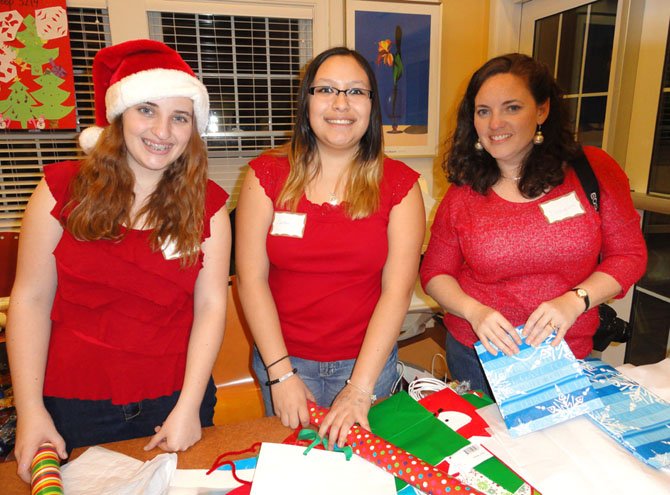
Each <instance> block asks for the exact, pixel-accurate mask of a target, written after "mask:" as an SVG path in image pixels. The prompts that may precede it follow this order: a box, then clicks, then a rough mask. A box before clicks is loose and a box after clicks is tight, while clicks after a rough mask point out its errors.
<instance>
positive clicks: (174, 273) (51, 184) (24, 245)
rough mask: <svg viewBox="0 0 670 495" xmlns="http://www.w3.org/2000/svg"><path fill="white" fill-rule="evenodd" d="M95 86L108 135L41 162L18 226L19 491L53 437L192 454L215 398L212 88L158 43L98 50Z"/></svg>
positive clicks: (221, 226) (223, 256) (218, 225)
mask: <svg viewBox="0 0 670 495" xmlns="http://www.w3.org/2000/svg"><path fill="white" fill-rule="evenodd" d="M93 82H94V87H95V96H96V123H97V124H98V126H101V127H104V129H100V128H99V127H98V128H97V129H94V128H89V129H86V130H85V131H84V133H83V134H82V136H81V137H80V142H81V144H82V146H83V147H84V149H85V150H88V151H90V155H89V156H87V157H85V158H84V159H82V160H81V161H78V162H74V161H73V162H62V163H57V164H53V165H49V166H47V167H45V169H44V180H42V181H41V182H40V184H39V185H38V186H37V189H36V190H35V192H34V194H33V196H32V197H31V199H30V202H29V203H28V207H27V209H26V213H25V216H24V219H23V225H22V229H21V241H20V245H19V256H18V269H17V276H16V282H15V284H14V288H13V290H12V294H11V299H10V301H11V302H10V309H9V320H8V322H9V325H8V327H7V338H8V351H9V360H10V364H11V370H12V381H13V385H14V395H15V401H16V410H17V415H18V423H17V431H16V449H15V453H16V458H17V461H18V473H19V475H20V476H21V477H22V478H23V479H24V480H26V481H30V475H29V466H30V462H31V460H32V458H33V455H34V454H35V451H36V449H37V448H38V446H39V445H40V444H42V443H45V442H50V443H52V444H54V446H55V447H56V449H57V450H58V452H59V455H60V456H61V457H62V458H65V457H66V450H71V449H73V448H75V447H81V446H87V445H94V444H98V443H105V442H111V441H118V440H124V439H128V438H135V437H141V436H152V438H151V440H150V441H149V442H148V443H147V445H146V447H145V449H147V450H148V449H151V448H154V447H159V448H161V449H163V450H166V451H179V450H185V449H187V448H189V447H190V446H191V445H193V444H194V443H195V442H197V441H198V440H199V439H200V436H201V427H202V426H208V425H211V424H212V418H213V414H214V404H215V403H216V398H215V391H216V389H215V387H214V385H213V382H212V380H211V373H212V367H213V364H214V360H215V359H216V356H217V354H218V350H219V346H220V344H221V340H222V338H223V328H224V323H225V310H226V291H227V280H228V263H229V258H230V224H229V219H228V213H227V211H226V208H225V202H226V199H227V197H228V195H227V194H226V192H225V191H224V190H223V189H221V188H220V187H219V186H217V185H216V184H214V183H213V182H211V181H209V180H208V179H207V151H206V148H205V145H204V143H203V141H202V139H201V138H200V135H199V134H200V133H203V132H204V131H205V129H206V125H207V122H208V114H209V98H208V95H207V90H206V88H205V87H204V86H203V84H202V83H201V82H200V81H199V80H198V79H197V78H196V77H195V74H194V73H193V71H192V70H191V69H190V67H189V66H188V65H187V64H186V62H184V60H182V58H181V57H180V56H179V54H178V53H177V52H175V51H174V50H172V49H171V48H169V47H168V46H166V45H164V44H163V43H160V42H157V41H151V40H133V41H128V42H126V43H121V44H119V45H115V46H111V47H108V48H104V49H102V50H100V52H98V54H97V55H96V57H95V60H94V62H93Z"/></svg>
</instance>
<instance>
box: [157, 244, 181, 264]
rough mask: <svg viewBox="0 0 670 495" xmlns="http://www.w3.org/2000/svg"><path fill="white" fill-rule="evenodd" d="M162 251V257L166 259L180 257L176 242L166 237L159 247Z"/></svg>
mask: <svg viewBox="0 0 670 495" xmlns="http://www.w3.org/2000/svg"><path fill="white" fill-rule="evenodd" d="M161 251H163V258H165V259H166V260H176V259H179V258H181V253H180V252H179V251H177V243H176V242H175V241H173V240H172V239H166V241H165V242H164V243H163V246H162V247H161Z"/></svg>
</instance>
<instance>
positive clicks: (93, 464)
mask: <svg viewBox="0 0 670 495" xmlns="http://www.w3.org/2000/svg"><path fill="white" fill-rule="evenodd" d="M176 469H177V454H174V453H171V454H168V453H165V454H159V455H157V456H156V457H154V458H153V459H152V460H150V461H147V462H142V461H139V460H137V459H133V458H132V457H128V456H127V455H123V454H119V453H118V452H113V451H111V450H108V449H105V448H104V447H97V446H96V447H91V448H89V449H88V450H87V451H86V452H84V453H83V454H82V455H80V456H79V457H77V458H76V459H75V460H74V461H72V462H68V463H67V464H65V465H64V466H63V467H62V468H61V476H62V478H63V490H64V492H65V493H67V494H68V495H93V494H95V495H164V494H166V493H167V490H168V487H169V486H170V480H171V479H172V476H173V474H174V472H175V470H176Z"/></svg>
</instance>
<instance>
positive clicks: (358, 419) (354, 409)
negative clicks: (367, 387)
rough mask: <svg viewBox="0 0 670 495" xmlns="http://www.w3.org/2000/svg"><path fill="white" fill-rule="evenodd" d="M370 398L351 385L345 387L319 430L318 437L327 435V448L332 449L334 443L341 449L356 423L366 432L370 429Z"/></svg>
mask: <svg viewBox="0 0 670 495" xmlns="http://www.w3.org/2000/svg"><path fill="white" fill-rule="evenodd" d="M371 405H372V404H371V403H370V396H369V395H367V394H366V393H365V392H363V391H361V390H357V389H356V388H354V387H352V386H351V385H346V386H345V387H344V388H343V389H342V390H341V391H340V393H339V394H338V395H337V397H335V400H334V401H333V405H332V406H331V408H330V411H329V412H328V414H326V417H325V418H323V422H322V423H321V427H320V428H319V436H320V437H323V436H324V435H326V434H328V448H329V449H332V448H333V446H334V445H335V443H337V445H338V446H340V447H343V446H344V444H345V443H346V441H347V434H348V433H349V430H350V429H351V427H352V426H353V425H354V423H358V424H359V425H361V426H362V427H363V428H365V429H366V430H369V429H370V424H369V423H368V412H369V411H370V406H371Z"/></svg>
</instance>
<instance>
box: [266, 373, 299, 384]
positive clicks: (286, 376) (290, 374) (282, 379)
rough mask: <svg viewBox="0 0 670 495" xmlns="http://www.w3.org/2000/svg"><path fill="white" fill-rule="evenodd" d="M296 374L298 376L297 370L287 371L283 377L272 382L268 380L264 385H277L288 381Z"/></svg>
mask: <svg viewBox="0 0 670 495" xmlns="http://www.w3.org/2000/svg"><path fill="white" fill-rule="evenodd" d="M297 374H298V368H293V369H292V370H291V371H289V372H288V373H286V374H285V375H282V376H280V377H279V378H275V379H274V380H268V381H267V382H265V385H266V386H268V387H271V386H272V385H277V384H278V383H281V382H283V381H285V380H288V379H289V378H291V377H292V376H293V375H297Z"/></svg>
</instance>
